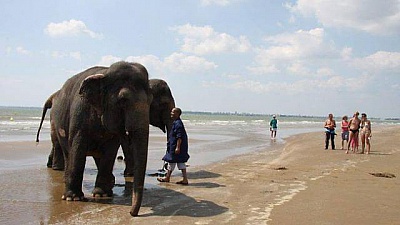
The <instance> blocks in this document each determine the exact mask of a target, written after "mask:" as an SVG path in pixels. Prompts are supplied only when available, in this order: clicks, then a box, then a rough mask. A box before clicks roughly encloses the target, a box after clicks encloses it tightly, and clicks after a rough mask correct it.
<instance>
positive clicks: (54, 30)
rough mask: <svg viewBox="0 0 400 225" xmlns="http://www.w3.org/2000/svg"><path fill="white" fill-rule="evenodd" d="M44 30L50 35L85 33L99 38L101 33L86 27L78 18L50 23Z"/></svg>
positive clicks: (62, 35) (61, 35) (101, 36)
mask: <svg viewBox="0 0 400 225" xmlns="http://www.w3.org/2000/svg"><path fill="white" fill-rule="evenodd" d="M44 32H45V33H46V34H47V35H49V36H50V37H71V36H73V37H75V36H80V35H87V36H89V37H91V38H96V39H101V38H103V35H102V34H98V33H95V32H93V31H91V30H89V29H88V28H87V27H86V24H85V23H84V22H82V21H79V20H74V19H72V20H69V21H63V22H61V23H50V24H48V25H47V27H46V28H45V30H44Z"/></svg>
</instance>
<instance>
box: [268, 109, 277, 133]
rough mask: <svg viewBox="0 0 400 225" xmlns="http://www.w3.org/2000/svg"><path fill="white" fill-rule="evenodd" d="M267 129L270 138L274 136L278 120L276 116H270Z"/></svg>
mask: <svg viewBox="0 0 400 225" xmlns="http://www.w3.org/2000/svg"><path fill="white" fill-rule="evenodd" d="M269 130H270V131H271V139H275V138H276V131H277V130H278V120H277V119H276V116H275V115H273V116H272V120H271V121H270V122H269Z"/></svg>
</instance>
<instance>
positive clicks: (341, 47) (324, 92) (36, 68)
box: [0, 0, 400, 117]
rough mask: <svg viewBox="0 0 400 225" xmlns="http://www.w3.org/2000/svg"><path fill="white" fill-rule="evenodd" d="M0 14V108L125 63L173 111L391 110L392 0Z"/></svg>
mask: <svg viewBox="0 0 400 225" xmlns="http://www.w3.org/2000/svg"><path fill="white" fill-rule="evenodd" d="M0 15H2V19H1V20H0V27H1V29H0V66H1V68H2V69H1V70H0V77H1V82H0V105H3V106H39V107H41V106H42V105H43V103H44V101H45V100H46V99H47V97H48V96H50V95H51V94H52V93H53V92H55V91H56V90H58V89H59V88H61V86H62V84H63V83H64V82H65V81H66V80H67V79H68V78H69V77H71V76H72V75H74V74H76V73H78V72H80V71H82V70H84V69H87V68H89V67H92V66H95V65H105V66H109V65H110V64H112V63H113V62H116V61H119V60H125V61H135V62H139V63H142V64H143V65H145V66H146V68H147V69H148V71H149V74H150V77H151V78H161V79H164V80H166V81H167V82H168V84H169V85H170V87H171V89H172V92H173V95H174V97H175V99H176V104H177V106H179V107H181V108H182V109H183V110H184V111H210V112H235V111H237V112H249V113H266V114H269V113H270V114H292V115H319V116H321V115H322V116H324V115H327V114H328V113H333V114H334V115H336V116H342V115H345V114H347V115H352V113H353V112H354V111H356V110H358V111H360V112H366V113H367V114H368V115H369V116H373V117H399V115H400V104H399V103H400V39H399V38H398V37H399V34H400V1H399V0H385V1H376V0H363V1H360V0H347V1H333V0H332V1H331V0H325V1H317V0H297V1H293V0H292V1H289V0H282V1H279V0H185V1H182V0H181V1H178V0H170V1H164V0H154V1H124V0H117V1H109V0H85V1H64V0H60V1H43V0H37V1H22V0H15V1H10V0H6V1H3V2H2V7H1V8H0Z"/></svg>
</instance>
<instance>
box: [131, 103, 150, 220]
mask: <svg viewBox="0 0 400 225" xmlns="http://www.w3.org/2000/svg"><path fill="white" fill-rule="evenodd" d="M133 108H134V110H128V111H127V112H126V114H125V130H126V134H125V135H126V137H127V139H128V143H125V145H126V144H127V145H128V151H130V153H131V155H132V156H133V160H129V161H130V162H129V161H128V160H127V161H126V163H127V164H128V163H130V165H129V167H130V168H133V177H134V181H133V182H134V183H133V193H132V209H131V211H130V214H131V215H132V216H137V215H138V213H139V209H140V206H141V204H142V199H143V189H144V180H145V174H146V166H147V154H148V144H149V120H150V119H149V105H148V104H146V103H143V102H139V103H136V104H135V105H133ZM132 112H133V114H132ZM128 155H129V154H128ZM132 163H133V165H132ZM127 168H128V165H127Z"/></svg>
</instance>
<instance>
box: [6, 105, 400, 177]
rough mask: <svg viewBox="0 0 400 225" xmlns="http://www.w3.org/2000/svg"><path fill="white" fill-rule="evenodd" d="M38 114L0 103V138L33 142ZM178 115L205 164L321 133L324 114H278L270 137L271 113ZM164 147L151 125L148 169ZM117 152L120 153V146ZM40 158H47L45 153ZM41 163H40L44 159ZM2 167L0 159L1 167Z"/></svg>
mask: <svg viewBox="0 0 400 225" xmlns="http://www.w3.org/2000/svg"><path fill="white" fill-rule="evenodd" d="M49 115H50V110H49V111H48V112H47V115H46V118H45V120H44V122H43V127H42V130H41V133H40V140H41V141H49V140H50V122H49ZM41 116H42V108H39V107H1V106H0V142H13V141H28V142H32V143H34V142H35V139H36V133H37V130H38V127H39V124H40V120H41ZM181 118H182V120H183V123H184V125H185V127H186V131H187V133H188V136H189V154H190V155H191V159H190V160H189V162H188V163H189V164H190V165H192V166H202V165H206V164H209V163H212V162H217V161H220V160H223V159H225V158H227V157H230V156H234V155H240V154H244V153H247V152H250V151H255V150H268V149H269V147H270V146H271V144H274V143H283V142H284V140H283V139H284V138H287V137H289V136H291V135H295V134H300V133H306V132H314V131H321V133H323V123H324V121H325V118H324V117H318V116H286V115H278V132H277V139H276V140H273V141H271V139H270V131H269V121H270V119H271V116H270V115H254V114H238V113H204V112H183V114H182V116H181ZM337 121H338V126H340V125H339V124H340V123H339V121H340V118H337ZM372 124H374V125H375V126H376V125H385V124H392V125H399V124H400V121H399V120H383V119H372ZM339 129H340V128H339ZM160 140H165V141H160ZM321 142H323V138H322V139H321ZM49 151H50V150H49ZM165 151H166V136H165V134H164V133H163V132H162V131H161V130H160V129H158V128H155V127H152V126H150V141H149V156H148V157H149V158H148V169H150V170H156V168H159V167H161V166H162V161H161V158H162V156H163V155H164V154H165ZM119 154H122V151H121V150H120V153H119ZM0 158H1V152H0ZM43 158H44V161H46V160H47V155H44V156H43ZM40 163H42V164H43V162H40ZM1 167H2V166H1V162H0V169H1Z"/></svg>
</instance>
